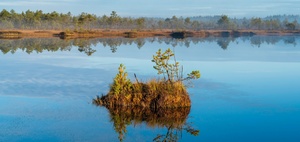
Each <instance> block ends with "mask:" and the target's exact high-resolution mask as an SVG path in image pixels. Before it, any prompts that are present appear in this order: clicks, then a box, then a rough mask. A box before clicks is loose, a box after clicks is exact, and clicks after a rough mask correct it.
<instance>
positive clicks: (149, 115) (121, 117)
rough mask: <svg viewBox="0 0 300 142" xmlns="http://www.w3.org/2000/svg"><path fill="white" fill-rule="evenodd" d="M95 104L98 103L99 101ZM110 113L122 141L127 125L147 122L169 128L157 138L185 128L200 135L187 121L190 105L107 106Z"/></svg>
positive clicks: (170, 135) (173, 135)
mask: <svg viewBox="0 0 300 142" xmlns="http://www.w3.org/2000/svg"><path fill="white" fill-rule="evenodd" d="M94 104H96V105H98V103H97V102H94ZM106 108H107V109H108V111H109V114H110V120H111V122H112V123H113V126H114V129H115V131H116V132H117V133H118V138H119V140H120V141H122V140H123V139H124V137H125V134H126V133H127V129H126V127H127V126H128V125H130V124H133V125H135V126H136V125H140V124H142V123H144V124H146V125H147V126H148V127H152V128H155V127H159V128H167V134H164V135H158V136H157V137H156V138H155V140H159V139H160V140H161V139H169V138H173V137H175V136H176V139H178V137H179V135H176V134H175V132H176V133H177V132H178V131H182V130H185V131H187V132H188V133H190V134H192V135H195V136H196V135H198V133H199V130H195V129H193V128H192V127H191V126H190V125H188V124H187V123H186V119H187V117H188V114H189V113H190V107H181V108H172V109H171V108H168V109H167V108H161V109H153V108H145V107H120V106H119V107H118V106H115V107H109V106H107V107H106Z"/></svg>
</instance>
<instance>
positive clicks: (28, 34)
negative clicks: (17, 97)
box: [0, 29, 300, 39]
mask: <svg viewBox="0 0 300 142" xmlns="http://www.w3.org/2000/svg"><path fill="white" fill-rule="evenodd" d="M252 35H267V36H268V35H270V36H284V35H300V30H272V31H267V30H200V31H191V30H190V31H189V30H186V31H183V32H174V31H172V30H168V29H165V30H140V31H132V30H124V29H123V30H115V29H113V30H104V29H93V30H88V31H84V32H74V31H71V32H65V31H62V30H18V29H17V30H0V38H2V39H3V38H6V39H11V38H12V39H15V38H42V37H59V38H62V39H66V38H67V39H68V38H108V37H128V38H138V37H155V36H165V37H175V38H184V37H199V38H201V37H208V36H215V37H228V36H252Z"/></svg>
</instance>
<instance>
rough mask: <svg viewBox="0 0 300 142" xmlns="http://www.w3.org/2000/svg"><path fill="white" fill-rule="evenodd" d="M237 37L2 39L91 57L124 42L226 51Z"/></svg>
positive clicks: (8, 49) (5, 43)
mask: <svg viewBox="0 0 300 142" xmlns="http://www.w3.org/2000/svg"><path fill="white" fill-rule="evenodd" d="M238 38H239V39H241V40H242V41H250V43H251V45H253V46H256V47H260V45H261V44H264V43H266V44H276V43H278V42H280V41H282V42H284V43H285V44H291V45H294V46H296V45H297V41H298V40H299V39H298V37H296V36H285V37H280V36H252V37H250V36H248V37H238ZM238 38H236V37H206V38H195V37H189V38H185V39H175V38H165V37H150V38H94V39H81V38H78V39H69V40H61V39H59V38H24V39H13V40H12V39H10V40H7V39H0V43H1V44H0V51H1V52H2V53H3V54H7V53H12V54H14V53H15V52H17V51H18V50H22V51H24V52H27V53H28V54H30V53H42V52H45V51H46V52H49V51H51V52H57V51H70V50H71V49H72V48H78V51H79V52H82V53H84V54H86V55H88V56H90V55H92V54H93V53H94V52H96V49H95V47H96V46H97V47H98V46H102V47H109V48H110V50H111V51H112V52H113V53H114V52H117V49H118V47H119V46H121V45H135V46H136V47H137V48H142V47H143V46H144V44H145V43H147V42H150V43H153V42H157V43H159V44H167V45H170V46H172V47H177V46H179V47H187V48H188V47H190V45H191V44H198V43H204V42H210V43H212V42H215V43H217V44H218V45H219V46H220V47H221V48H222V49H224V50H226V49H227V47H228V46H229V45H230V44H232V43H235V44H238V43H237V39H238Z"/></svg>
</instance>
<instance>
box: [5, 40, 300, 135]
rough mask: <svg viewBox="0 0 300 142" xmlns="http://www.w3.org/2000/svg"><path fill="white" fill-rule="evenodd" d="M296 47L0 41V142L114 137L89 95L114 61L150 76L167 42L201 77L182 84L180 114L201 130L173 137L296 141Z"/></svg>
mask: <svg viewBox="0 0 300 142" xmlns="http://www.w3.org/2000/svg"><path fill="white" fill-rule="evenodd" d="M45 40H50V41H51V42H49V41H45ZM24 42H25V43H28V44H24ZM30 43H40V44H41V46H40V47H44V46H45V45H44V44H43V43H53V44H52V45H51V44H47V45H48V46H47V47H48V48H42V49H41V48H35V47H34V46H32V44H30ZM74 43H76V45H77V46H74ZM90 43H93V44H90ZM125 43H126V44H125ZM228 43H229V44H228ZM299 43H300V38H298V37H293V36H286V37H264V36H262V37H257V36H255V37H242V38H231V37H227V38H226V37H224V38H206V39H196V38H189V39H185V40H175V39H163V38H156V39H152V38H147V39H124V38H117V39H91V40H90V41H88V42H87V41H84V40H81V41H80V40H77V41H76V42H75V41H67V42H66V41H63V40H60V39H44V40H40V41H39V42H38V41H37V39H21V40H1V47H0V49H1V51H2V52H3V53H5V54H3V55H1V57H0V59H1V60H0V68H1V70H0V128H1V130H0V141H118V134H117V133H115V130H114V129H113V123H112V122H111V121H110V117H109V113H108V111H107V110H106V109H104V108H99V107H96V106H94V105H92V104H91V101H92V98H94V97H95V96H96V95H100V94H101V93H106V92H107V90H108V85H109V83H111V81H112V78H113V77H114V75H115V74H116V72H117V67H118V66H119V64H120V63H124V64H125V65H126V67H127V69H128V73H129V76H130V78H133V73H136V74H137V75H138V77H140V78H143V79H144V80H147V79H148V78H151V77H155V76H156V72H155V70H153V69H152V66H153V63H152V62H151V61H150V60H151V58H152V55H153V54H154V53H155V52H156V51H157V50H158V49H159V48H163V49H167V48H169V47H170V48H171V49H173V50H174V51H175V53H176V58H177V60H178V61H179V62H180V63H181V64H182V65H183V66H184V70H185V72H186V73H187V72H189V71H191V70H194V69H199V70H200V71H201V75H202V76H201V78H200V80H197V81H195V82H194V87H193V88H190V89H189V92H190V94H191V100H192V108H191V110H190V114H189V116H188V119H187V120H186V121H187V122H188V123H192V126H193V127H194V128H195V129H199V130H200V135H199V136H192V135H189V134H187V133H185V132H183V135H182V139H180V141H220V140H222V141H299V140H300V136H299V131H298V129H299V127H300V122H299V121H298V120H299V119H300V104H299V102H300V97H299V92H300V88H299V84H300V80H299V78H300V48H299V45H298V44H299ZM25 45H30V46H28V47H26V46H25ZM187 45H188V47H187ZM56 46H57V47H61V48H59V49H56V48H53V47H56ZM78 46H79V47H78ZM8 47H9V48H8ZM29 47H30V48H29ZM22 50H24V51H27V52H28V53H30V54H27V53H26V52H22ZM94 50H96V51H94ZM49 51H53V52H49ZM79 51H81V52H79ZM91 51H92V52H93V53H91ZM112 51H114V53H112ZM12 53H14V54H12ZM90 54H91V56H87V55H90ZM166 130H167V129H166V128H149V127H147V125H146V124H145V123H142V124H141V125H136V126H134V125H129V126H127V133H126V135H125V139H124V140H125V141H152V139H153V138H155V137H156V136H157V135H158V134H164V133H165V132H166Z"/></svg>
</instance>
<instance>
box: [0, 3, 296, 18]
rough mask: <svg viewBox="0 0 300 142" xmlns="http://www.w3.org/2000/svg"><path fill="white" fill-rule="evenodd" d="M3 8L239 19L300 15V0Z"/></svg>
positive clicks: (7, 6) (18, 5)
mask: <svg viewBox="0 0 300 142" xmlns="http://www.w3.org/2000/svg"><path fill="white" fill-rule="evenodd" d="M0 7H1V8H2V9H6V10H11V9H14V10H15V11H16V12H22V11H26V10H32V11H35V10H43V12H52V11H57V12H59V13H67V12H71V13H72V14H73V15H78V14H80V13H82V12H87V13H92V14H96V15H99V16H100V15H109V14H110V13H111V11H117V13H118V15H120V16H131V17H162V18H166V17H171V16H173V15H176V16H183V17H193V16H214V15H228V16H229V17H236V18H242V17H246V18H251V17H266V16H272V15H284V14H286V15H298V14H299V13H300V9H299V7H300V0H252V1H239V0H231V1H225V0H210V1H204V0H186V1H182V0H172V1H171V0H153V1H139V0H126V1H125V0H121V1H120V0H118V1H117V0H110V1H105V0H43V1H35V0H2V1H1V2H0Z"/></svg>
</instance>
